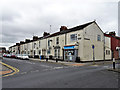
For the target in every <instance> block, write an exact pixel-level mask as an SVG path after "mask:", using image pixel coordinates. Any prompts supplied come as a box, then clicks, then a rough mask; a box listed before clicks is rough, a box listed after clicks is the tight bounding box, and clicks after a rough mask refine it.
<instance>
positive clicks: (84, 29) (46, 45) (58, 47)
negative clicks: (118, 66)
mask: <svg viewBox="0 0 120 90" xmlns="http://www.w3.org/2000/svg"><path fill="white" fill-rule="evenodd" d="M118 49H119V47H118ZM117 51H118V52H119V50H117ZM9 52H10V53H11V54H21V55H22V54H27V55H28V56H29V57H30V58H40V57H42V58H50V59H56V58H57V59H61V60H66V61H76V60H80V61H92V60H93V58H94V59H95V60H110V59H112V58H113V51H112V50H111V37H109V35H108V36H107V34H106V35H104V32H103V31H102V30H101V28H100V27H99V26H98V24H97V23H96V22H95V21H92V22H89V23H85V24H83V25H79V26H76V27H73V28H69V29H68V28H67V27H66V26H61V28H60V31H58V32H55V33H53V34H50V33H47V32H44V34H43V36H42V37H38V36H33V39H32V40H30V39H25V41H20V43H16V45H13V46H11V47H9ZM118 57H119V55H118Z"/></svg>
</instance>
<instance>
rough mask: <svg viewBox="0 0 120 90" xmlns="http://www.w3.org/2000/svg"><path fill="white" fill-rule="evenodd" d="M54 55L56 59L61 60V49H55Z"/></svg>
mask: <svg viewBox="0 0 120 90" xmlns="http://www.w3.org/2000/svg"><path fill="white" fill-rule="evenodd" d="M54 54H55V55H54V56H55V58H60V49H55V52H54Z"/></svg>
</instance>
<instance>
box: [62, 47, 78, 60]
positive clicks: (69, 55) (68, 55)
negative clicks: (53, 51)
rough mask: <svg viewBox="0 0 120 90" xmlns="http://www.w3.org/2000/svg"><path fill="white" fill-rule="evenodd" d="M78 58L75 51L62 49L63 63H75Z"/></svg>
mask: <svg viewBox="0 0 120 90" xmlns="http://www.w3.org/2000/svg"><path fill="white" fill-rule="evenodd" d="M77 57H78V50H77V49H64V60H65V61H75V60H76V58H77Z"/></svg>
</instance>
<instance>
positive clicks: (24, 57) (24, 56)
mask: <svg viewBox="0 0 120 90" xmlns="http://www.w3.org/2000/svg"><path fill="white" fill-rule="evenodd" d="M21 59H29V57H28V55H26V54H23V55H22V56H21Z"/></svg>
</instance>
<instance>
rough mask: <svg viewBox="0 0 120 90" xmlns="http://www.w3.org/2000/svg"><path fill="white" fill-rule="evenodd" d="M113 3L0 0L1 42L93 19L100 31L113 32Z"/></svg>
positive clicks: (112, 0)
mask: <svg viewBox="0 0 120 90" xmlns="http://www.w3.org/2000/svg"><path fill="white" fill-rule="evenodd" d="M117 2H118V0H84V1H83V0H17V1H16V0H3V1H2V16H0V17H2V19H0V22H2V42H3V43H5V44H6V43H16V42H19V41H20V40H24V39H25V38H32V35H33V33H34V35H38V36H41V35H42V33H43V32H44V31H47V32H51V33H53V32H56V31H58V30H59V28H60V26H61V25H66V26H68V28H71V27H74V26H77V25H80V24H83V23H86V22H89V21H93V20H94V19H96V20H97V22H98V25H99V26H100V27H101V28H102V30H103V31H113V30H115V31H116V32H117V19H118V18H117V13H118V12H117ZM0 15H1V14H0ZM50 25H52V27H51V29H52V30H51V31H50ZM9 45H10V44H8V46H9ZM6 46H7V45H6Z"/></svg>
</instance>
